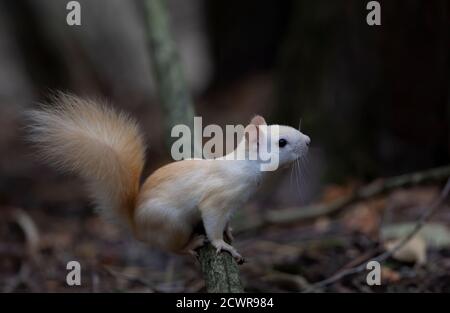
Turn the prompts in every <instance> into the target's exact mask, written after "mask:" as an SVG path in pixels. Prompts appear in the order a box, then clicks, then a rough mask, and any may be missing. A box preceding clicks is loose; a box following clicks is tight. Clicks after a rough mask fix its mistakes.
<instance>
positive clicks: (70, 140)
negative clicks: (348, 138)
mask: <svg viewBox="0 0 450 313" xmlns="http://www.w3.org/2000/svg"><path fill="white" fill-rule="evenodd" d="M29 116H30V118H31V121H32V122H31V125H30V129H31V140H32V141H33V142H35V143H36V144H37V145H38V147H39V151H40V152H41V153H42V155H43V157H44V158H46V159H47V160H48V162H50V163H53V164H56V165H57V166H59V167H61V168H62V169H64V170H70V171H73V172H75V173H77V174H79V175H80V176H81V177H83V178H84V179H85V180H86V181H87V183H88V188H89V191H90V192H91V195H92V198H93V199H94V200H95V202H96V204H97V205H98V207H99V208H101V209H102V211H109V212H111V213H114V214H115V215H116V216H118V217H119V219H122V220H126V221H127V222H128V224H129V225H130V227H131V229H132V230H133V232H134V234H135V235H136V237H137V238H138V239H141V240H143V241H145V242H148V243H150V244H153V245H155V246H158V247H160V248H161V249H164V250H167V251H174V252H188V253H194V250H195V249H196V248H198V247H199V246H201V245H203V243H204V239H205V238H204V236H202V235H195V234H194V233H193V231H194V228H195V227H196V226H197V225H198V224H199V223H200V222H203V226H204V228H205V231H206V235H207V237H208V239H209V240H210V241H211V243H212V245H213V246H215V247H216V248H217V249H218V250H226V251H228V252H230V253H231V254H232V255H233V256H234V257H235V258H236V259H238V260H241V259H242V258H241V256H240V255H239V253H238V252H237V251H236V250H235V249H234V248H233V247H232V246H231V245H229V244H228V243H226V242H225V241H224V239H223V236H224V232H225V235H228V236H229V237H230V236H231V234H230V232H229V228H228V221H229V219H230V216H231V214H232V212H233V211H234V210H236V209H237V208H239V207H241V206H242V205H243V204H244V203H245V201H246V200H247V199H248V198H249V196H250V195H251V194H252V193H253V192H254V191H255V190H256V188H257V186H258V185H259V183H260V180H261V179H262V175H263V172H261V171H260V166H259V165H260V164H259V161H257V160H234V159H233V160H230V158H228V157H227V156H225V157H223V158H219V159H216V160H184V161H178V162H172V163H169V164H167V165H165V166H163V167H161V168H159V169H158V170H156V171H155V172H154V173H153V174H152V175H150V176H149V177H148V178H147V179H146V180H145V182H144V183H143V185H142V186H140V184H139V182H140V176H141V173H142V169H143V167H144V159H145V145H144V140H143V137H142V135H141V133H140V131H139V128H138V125H137V124H136V122H135V121H134V120H132V119H131V118H130V117H128V116H127V115H125V114H123V113H117V112H116V111H114V110H113V109H111V108H109V107H107V106H106V105H104V104H99V103H98V102H95V101H92V100H84V99H80V98H78V97H75V96H71V95H67V94H63V93H59V94H58V95H57V96H56V97H55V99H54V101H53V103H52V104H51V105H47V106H45V107H43V108H42V109H39V110H35V111H31V112H30V114H29ZM250 125H252V126H256V127H258V126H261V125H265V120H264V119H263V118H262V117H260V116H256V117H255V118H253V120H252V122H251V123H250ZM250 125H249V126H250ZM249 126H248V127H249ZM269 127H271V126H269ZM278 127H279V138H283V139H285V140H287V142H288V144H287V145H286V146H285V147H283V148H280V149H279V160H280V164H281V165H283V164H288V163H290V162H292V161H294V160H295V159H297V158H298V157H300V156H302V155H303V154H305V153H306V152H307V148H308V144H309V141H310V139H309V138H308V136H306V135H303V134H302V133H300V131H298V130H296V129H294V128H292V127H288V126H278ZM256 141H257V139H249V138H247V139H245V138H244V139H243V141H242V142H241V143H240V144H239V145H238V147H237V149H246V150H247V151H248V150H250V149H258V143H257V142H256Z"/></svg>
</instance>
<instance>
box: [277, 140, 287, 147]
mask: <svg viewBox="0 0 450 313" xmlns="http://www.w3.org/2000/svg"><path fill="white" fill-rule="evenodd" d="M278 145H279V146H280V148H283V147H284V146H285V145H287V141H286V139H280V140H279V141H278Z"/></svg>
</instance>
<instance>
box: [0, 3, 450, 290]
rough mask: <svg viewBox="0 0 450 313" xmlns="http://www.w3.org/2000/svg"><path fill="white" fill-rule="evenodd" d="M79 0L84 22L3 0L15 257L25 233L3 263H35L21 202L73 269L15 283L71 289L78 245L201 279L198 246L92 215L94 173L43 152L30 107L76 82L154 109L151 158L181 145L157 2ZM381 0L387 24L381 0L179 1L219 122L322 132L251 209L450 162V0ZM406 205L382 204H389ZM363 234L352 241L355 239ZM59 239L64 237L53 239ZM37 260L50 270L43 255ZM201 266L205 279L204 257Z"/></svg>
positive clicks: (182, 33) (180, 39) (7, 187)
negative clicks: (154, 36)
mask: <svg viewBox="0 0 450 313" xmlns="http://www.w3.org/2000/svg"><path fill="white" fill-rule="evenodd" d="M79 2H80V3H81V7H82V13H81V20H82V26H73V27H70V26H68V25H67V24H66V14H67V10H66V3H67V2H66V1H57V0H40V1H32V0H18V1H6V0H2V1H0V129H1V131H0V209H2V208H4V209H3V210H2V212H3V213H4V214H5V216H6V218H5V219H3V220H4V221H9V222H5V223H4V225H3V226H2V228H1V229H2V231H1V233H0V234H1V235H2V237H3V238H5V240H2V237H0V240H2V241H3V243H2V244H3V250H2V251H3V252H1V251H0V253H5V254H6V256H8V258H9V257H10V256H9V254H8V253H10V252H11V251H13V250H14V249H16V248H17V249H18V255H19V256H17V259H15V258H14V257H12V259H11V260H9V259H8V261H4V262H3V263H1V262H0V264H1V269H0V272H1V273H4V274H2V275H3V276H4V278H5V281H6V278H7V279H10V278H11V277H16V276H17V275H18V274H17V273H20V270H21V269H23V264H28V263H26V261H24V260H25V259H26V257H25V256H23V255H22V254H21V253H22V252H21V249H22V248H21V245H20V244H18V243H17V242H20V240H22V239H21V237H20V231H19V230H18V229H15V228H14V227H15V226H14V223H15V222H14V218H12V217H10V216H11V214H12V216H14V214H15V213H11V212H16V210H21V211H24V212H27V213H26V214H29V215H30V216H31V218H32V219H33V220H35V223H36V224H37V225H38V226H37V228H38V229H40V232H43V235H42V238H43V239H42V241H43V242H44V244H42V242H41V243H40V245H41V246H40V248H39V249H40V250H39V251H40V253H39V255H40V259H41V262H42V260H44V261H43V262H44V263H46V262H48V264H52V265H51V266H50V267H52V266H54V267H58V266H59V270H58V271H62V273H63V274H58V271H56V270H55V273H53V274H48V273H47V274H42V277H38V278H36V277H34V276H33V275H32V274H29V275H30V276H27V277H28V278H27V279H26V283H22V282H21V284H19V285H18V286H15V287H14V288H13V291H16V290H25V291H55V290H56V291H60V290H65V289H64V288H63V286H61V282H60V281H59V278H58V277H59V276H58V275H63V276H61V277H64V264H65V263H64V261H65V260H67V259H70V258H72V259H73V258H77V257H78V258H84V259H86V260H89V261H86V262H89V266H90V269H92V273H94V274H92V275H93V277H94V276H95V277H96V275H100V274H96V269H97V266H98V264H99V263H101V264H104V263H105V262H106V263H108V262H109V263H108V264H113V265H115V266H125V265H126V266H128V267H132V269H131V270H130V271H133V269H134V270H135V271H138V270H136V268H138V269H140V270H142V269H143V268H146V267H152V266H153V267H152V268H154V271H155V273H156V274H155V275H160V276H163V278H161V277H159V276H155V277H156V278H151V279H150V280H151V281H152V282H155V284H163V283H165V282H166V281H170V282H171V283H170V284H169V283H167V284H166V285H167V286H166V285H164V284H163V285H161V286H163V287H161V286H160V285H158V286H159V287H158V288H159V289H160V290H167V291H185V290H190V289H189V288H190V287H192V286H191V285H189V284H190V281H189V279H188V278H186V277H182V278H179V277H178V278H177V279H179V280H177V279H174V278H173V277H174V276H177V273H179V271H178V270H177V269H179V268H180V267H181V266H188V265H186V264H185V263H184V262H185V261H180V260H179V259H178V258H174V257H171V256H167V255H165V254H161V253H159V252H153V251H151V252H149V251H147V249H146V248H144V247H142V246H133V247H132V248H130V247H129V246H130V245H133V244H130V243H129V242H133V241H131V240H129V238H128V237H125V239H123V238H124V237H121V235H119V234H118V233H116V232H117V229H116V228H114V227H113V226H108V225H105V224H104V223H103V222H102V221H99V220H98V218H97V217H96V216H95V215H93V213H92V209H91V205H90V204H89V203H88V202H87V200H86V193H85V191H84V190H83V188H82V187H81V186H80V181H79V180H78V179H77V178H75V177H72V176H69V175H61V174H58V173H56V172H55V171H54V170H52V169H51V168H50V167H47V166H45V165H42V164H41V163H40V162H39V161H38V160H36V159H35V158H34V155H33V154H34V152H33V150H32V149H31V148H30V147H29V145H28V144H27V143H26V141H25V140H24V127H26V125H25V123H24V122H23V119H22V113H23V112H24V111H25V110H26V109H28V108H30V107H34V106H35V105H36V103H37V102H42V101H45V100H46V97H47V96H48V94H49V93H50V92H51V91H52V90H65V91H69V92H72V93H74V94H77V95H80V96H91V97H102V98H105V99H107V100H108V101H110V102H111V104H112V105H114V106H116V107H119V108H122V109H123V110H126V111H128V112H130V113H131V114H132V115H133V116H134V117H136V118H137V119H138V120H139V122H140V123H141V124H142V126H143V129H144V130H145V134H146V138H147V142H148V145H149V149H148V163H147V167H146V174H149V173H151V172H152V171H153V170H154V169H156V168H157V167H158V166H160V165H162V164H165V163H167V162H169V161H170V159H169V154H168V152H167V150H166V148H165V146H164V139H165V136H167V134H165V133H164V131H163V119H164V116H163V115H162V113H161V109H160V105H159V103H158V97H157V96H158V95H157V93H156V85H155V79H154V74H153V70H152V63H151V58H150V49H149V42H148V36H147V31H146V22H145V12H144V11H145V10H144V9H143V2H142V1H120V0H97V1H86V0H84V1H82V0H80V1H79ZM379 2H380V3H381V8H382V9H381V11H382V12H381V21H382V25H381V26H368V25H367V23H366V15H367V13H368V11H367V10H366V4H367V1H361V0H345V1H344V0H342V1H331V0H330V1H325V0H319V1H306V0H297V1H294V0H293V1H264V0H260V1H229V0H227V1H224V0H219V1H217V0H214V1H206V0H203V1H201V0H189V1H185V0H169V1H168V12H169V15H170V19H171V25H170V26H171V29H172V32H173V35H174V39H175V41H176V43H177V45H178V47H179V52H180V55H181V60H182V62H183V67H184V72H185V74H186V77H187V80H188V84H189V88H190V92H191V94H192V95H193V97H194V100H195V109H196V115H200V116H202V117H203V118H204V125H205V124H208V123H216V124H219V125H225V124H237V123H246V122H247V121H248V120H249V119H250V118H251V117H252V115H254V114H256V113H259V114H262V115H264V116H265V117H266V119H267V120H268V122H269V123H279V124H286V125H291V126H294V127H297V126H298V123H299V120H300V118H301V119H302V131H304V132H305V133H306V134H308V135H309V136H310V137H311V138H312V142H313V147H312V149H311V153H310V155H309V159H308V162H307V164H303V168H302V172H301V177H300V183H292V180H291V181H289V176H290V173H289V171H284V172H281V173H278V174H277V175H274V178H273V179H272V180H270V182H269V183H268V185H266V187H265V189H264V191H263V192H261V193H260V195H259V196H257V197H256V199H255V200H253V201H252V202H251V203H250V204H249V205H248V207H247V211H249V212H253V213H254V212H256V213H254V214H258V213H257V212H259V211H261V210H265V209H278V208H283V207H286V206H302V205H305V204H307V203H310V202H320V201H325V200H326V199H328V198H327V197H328V196H329V197H334V196H335V195H336V194H337V195H341V194H345V192H346V191H347V190H348V189H352V188H353V187H354V186H359V185H361V184H364V183H367V182H370V181H372V180H374V179H377V178H380V177H388V176H394V175H399V174H404V173H408V172H413V171H419V170H424V169H428V168H432V167H437V166H441V165H445V164H447V163H448V161H449V154H450V149H449V146H450V136H449V133H450V130H449V125H450V123H449V122H450V98H449V97H450V93H449V84H450V41H449V38H450V37H449V35H450V33H449V32H450V2H448V1H446V0H441V1H438V0H435V1H424V0H422V1H420V0H408V1H406V0H404V1H401V0H396V1H379ZM299 186H300V187H301V189H300V190H299V189H298V187H299ZM438 187H439V185H434V186H427V187H424V189H423V188H419V189H414V190H412V191H411V190H409V192H410V193H411V194H408V193H407V194H406V195H404V196H403V198H401V196H399V197H400V198H401V199H405V198H406V199H408V201H409V202H408V201H407V204H403V205H404V206H406V207H407V208H406V209H405V210H406V211H405V212H406V215H404V214H405V213H404V212H403V213H402V212H398V213H395V214H394V216H396V215H400V216H403V217H405V218H408V216H409V215H408V214H412V216H411V219H413V218H414V216H415V215H414V214H415V213H417V212H416V211H414V210H413V209H410V208H411V207H416V206H418V205H419V204H426V203H428V202H429V201H430V200H431V199H432V198H433V197H434V196H435V195H436V194H437V192H438V189H439V188H438ZM333 188H334V189H333ZM330 190H331V191H330ZM399 192H400V191H399ZM330 194H331V196H330ZM412 195H414V196H415V197H414V196H412ZM420 195H422V196H420ZM394 198H395V197H394ZM324 199H325V200H324ZM388 199H390V198H388ZM395 199H397V198H395ZM385 200H386V199H385ZM387 202H389V201H387ZM394 202H395V201H394ZM395 203H396V202H395ZM395 206H396V205H393V204H392V203H391V204H390V206H389V205H388V204H386V203H383V205H380V207H382V208H383V209H382V210H381V211H383V210H384V209H386V208H387V207H395ZM371 212H372V211H371ZM377 212H378V211H377ZM383 212H384V211H383ZM3 213H2V214H3ZM378 213H379V212H378ZM380 214H381V213H380ZM447 215H448V214H447ZM447 215H446V216H447ZM379 216H380V215H377V218H376V220H378V218H379ZM10 219H12V222H11V221H10ZM393 219H394V220H395V217H394V218H393ZM442 221H443V222H444V224H448V220H445V219H443V220H442ZM8 223H9V224H8ZM10 224H12V226H11V225H10ZM327 225H328V224H327ZM11 227H12V229H11ZM99 229H100V230H99ZM105 229H106V230H105ZM300 229H303V228H300ZM108 231H109V232H110V233H108ZM353 231H354V229H351V232H353ZM358 231H360V230H358ZM15 232H16V233H17V234H15ZM97 232H98V233H97ZM67 233H69V235H68V234H67ZM290 234H291V235H292V231H291V233H290ZM263 235H264V236H265V235H267V236H269V237H270V238H272V239H273V236H274V235H273V234H271V233H264V234H263ZM57 236H60V237H61V238H59V237H58V238H57ZM80 236H81V237H80ZM83 236H86V238H85V237H83ZM125 236H126V235H125ZM278 236H279V238H282V241H283V240H284V241H288V242H291V241H292V238H291V237H290V236H288V235H283V234H278ZM47 237H48V238H47ZM275 237H276V236H275ZM55 238H56V239H55ZM79 238H84V239H83V240H85V242H84V241H83V240H81V239H80V240H81V242H83V244H85V245H86V246H83V245H82V244H81V243H80V242H78V240H77V239H79ZM351 238H352V239H351V240H350V239H348V238H346V239H345V242H346V244H349V245H353V241H352V240H354V239H355V237H351ZM266 239H267V238H265V239H264V240H266ZM45 240H48V241H50V242H51V243H47V244H48V245H49V247H47V248H42V245H43V246H44V247H46V246H45V242H46V241H45ZM58 240H59V241H58ZM95 240H103V241H101V242H100V243H95V244H94V243H93V242H94V241H95ZM127 240H128V241H127ZM248 240H249V242H252V243H254V241H252V237H249V239H248ZM274 240H275V241H277V239H274ZM54 242H59V244H60V245H61V246H58V244H55V243H54ZM10 244H11V245H12V246H10ZM15 245H16V246H17V247H16V246H15ZM80 245H81V248H80ZM105 245H106V247H105ZM11 247H15V248H11ZM244 248H245V245H244ZM347 248H348V247H347ZM347 248H346V249H347ZM45 249H47V250H45ZM52 249H53V250H52ZM102 249H103V250H102ZM130 249H131V250H132V251H131V252H130ZM271 249H272V248H271ZM241 250H243V251H241V252H243V254H246V251H245V249H241ZM347 250H348V249H347ZM347 250H346V251H347ZM43 251H44V252H43ZM80 251H81V252H80ZM86 251H87V252H86ZM105 251H106V252H105ZM302 251H303V250H302ZM333 251H334V250H333ZM45 253H48V255H47V254H45ZM148 253H150V254H151V257H148ZM333 253H334V252H333ZM336 253H337V254H342V253H339V252H336ZM105 254H106V256H105ZM300 257H304V255H301V256H300ZM317 257H318V258H319V259H320V260H323V262H324V265H323V266H324V267H323V268H322V269H321V270H322V272H321V274H320V275H318V276H313V277H312V278H311V280H317V279H319V278H324V277H325V276H327V275H326V274H325V273H328V272H329V273H333V272H334V270H335V268H334V267H333V266H331V265H330V264H329V263H327V262H326V258H325V257H324V256H322V255H321V256H317ZM330 258H331V259H332V258H333V257H330ZM105 259H106V260H107V261H105ZM149 259H151V260H152V261H149ZM313 259H314V258H313ZM5 260H6V259H5ZM50 260H51V261H50ZM99 260H100V261H99ZM118 260H120V261H118ZM303 261H304V260H303ZM186 262H187V263H189V262H188V261H186ZM272 263H273V262H272ZM272 263H270V264H271V266H272V265H273V264H272ZM20 264H22V267H21V265H20ZM40 264H41V263H40ZM61 264H63V265H61ZM118 264H119V265H118ZM130 264H131V265H130ZM167 264H169V265H167ZM171 264H172V265H171ZM41 265H42V264H41ZM27 266H29V267H30V268H31V270H30V272H33V273H35V272H36V270H35V267H33V266H36V265H27ZM166 266H167V268H166ZM170 266H172V267H170ZM189 266H190V267H189ZM189 266H188V267H189V268H190V269H191V270H192V273H193V274H192V277H194V278H195V279H194V278H192V277H191V278H190V279H192V280H193V282H192V284H194V283H196V282H197V281H196V279H197V277H198V272H197V269H196V268H195V267H194V268H192V264H191V265H189ZM128 267H127V268H128ZM145 272H146V273H149V270H146V271H145ZM263 272H264V271H263ZM133 273H135V272H133ZM161 273H162V274H161ZM246 273H247V274H246V275H248V272H246ZM52 275H53V276H52ZM148 275H150V276H151V274H148ZM164 275H165V276H164ZM171 275H172V276H171ZM100 276H101V275H100ZM322 276H324V277H322ZM30 277H31V278H30ZM48 277H52V278H51V279H49V278H48ZM113 277H115V276H113ZM152 277H153V276H152ZM167 277H169V278H167ZM104 279H106V280H108V279H107V278H104ZM152 279H153V280H152ZM439 279H440V278H439ZM33 280H34V281H33ZM44 281H45V284H44ZM108 281H109V283H110V284H111V286H114V287H111V286H109V285H105V284H103V283H100V287H97V288H99V289H100V290H106V291H112V290H118V289H120V288H119V287H117V285H114V283H115V281H114V282H111V277H109V280H108ZM161 281H163V283H161ZM174 281H175V283H174ZM180 281H181V282H180ZM156 282H158V283H156ZM33 284H34V285H33ZM177 284H180V286H181V287H180V286H178V285H177ZM198 284H201V283H198ZM6 285H7V286H6ZM91 285H92V286H93V285H95V284H93V283H90V285H89V286H90V287H89V288H91V287H92V286H91ZM144 285H145V284H144ZM194 285H195V284H194ZM5 286H6V287H5ZM8 286H9V285H8V284H6V283H5V285H4V286H2V288H5V290H7V288H8ZM105 286H106V287H105ZM174 286H175V287H174ZM186 286H190V287H189V288H188V287H186ZM128 287H129V286H128V285H127V286H126V287H123V288H124V289H126V290H129V288H128ZM147 287H148V286H147ZM149 288H150V287H149ZM155 288H156V287H155ZM177 288H179V289H177ZM198 288H199V289H198V290H201V288H202V287H201V286H200V287H198ZM255 288H256V287H255ZM192 290H194V291H196V289H195V288H193V289H192ZM256 290H258V289H257V288H256ZM267 290H271V289H270V288H269V287H261V289H260V291H267ZM281 290H282V291H292V289H289V288H284V289H283V288H282V289H281ZM338 291H339V290H338Z"/></svg>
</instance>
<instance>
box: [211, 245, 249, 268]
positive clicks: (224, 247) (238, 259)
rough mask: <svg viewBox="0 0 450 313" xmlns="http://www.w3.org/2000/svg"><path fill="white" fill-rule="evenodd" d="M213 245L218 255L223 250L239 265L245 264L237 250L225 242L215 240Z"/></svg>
mask: <svg viewBox="0 0 450 313" xmlns="http://www.w3.org/2000/svg"><path fill="white" fill-rule="evenodd" d="M211 244H212V245H213V246H214V248H216V252H217V254H219V253H220V252H221V251H222V250H223V251H227V252H228V253H230V254H231V255H232V256H233V258H234V259H235V260H236V262H237V263H238V264H243V263H244V262H245V259H244V258H243V257H242V255H240V254H239V253H238V252H237V251H236V249H235V248H233V247H232V246H231V245H229V244H227V243H226V242H225V241H223V240H214V241H213V242H211Z"/></svg>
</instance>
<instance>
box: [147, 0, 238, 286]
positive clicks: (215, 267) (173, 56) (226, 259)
mask: <svg viewBox="0 0 450 313" xmlns="http://www.w3.org/2000/svg"><path fill="white" fill-rule="evenodd" d="M145 5H146V12H147V23H148V27H147V28H148V34H149V37H150V44H151V50H152V55H151V56H152V59H153V66H154V69H155V73H156V79H157V84H158V91H159V97H160V100H161V105H162V107H163V112H164V116H165V119H166V133H167V144H168V147H169V150H170V147H171V144H172V141H173V140H172V138H171V137H170V133H171V130H172V127H173V126H174V125H176V124H184V125H188V126H191V127H190V129H191V130H193V127H192V126H193V120H194V119H193V118H194V106H193V103H192V99H191V97H190V95H189V92H188V88H187V85H186V82H185V79H184V75H183V71H182V65H181V62H180V59H179V56H178V53H177V50H176V47H175V43H174V42H173V40H172V36H171V33H170V30H169V23H168V17H167V12H166V3H165V1H164V0H146V1H145ZM199 260H200V263H201V268H202V271H203V276H204V278H205V281H206V287H207V290H208V292H242V291H243V289H242V286H241V282H240V279H239V269H238V265H237V264H236V262H235V261H234V259H233V258H232V257H231V255H230V254H228V253H226V252H222V253H220V255H217V254H216V252H215V249H214V248H213V247H212V246H211V245H210V244H207V245H206V246H205V247H202V248H201V249H200V258H199Z"/></svg>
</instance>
